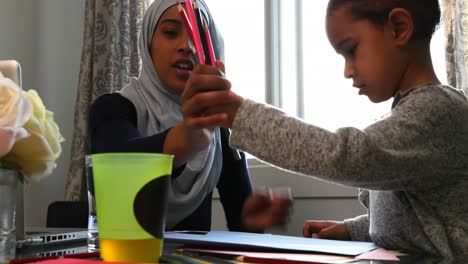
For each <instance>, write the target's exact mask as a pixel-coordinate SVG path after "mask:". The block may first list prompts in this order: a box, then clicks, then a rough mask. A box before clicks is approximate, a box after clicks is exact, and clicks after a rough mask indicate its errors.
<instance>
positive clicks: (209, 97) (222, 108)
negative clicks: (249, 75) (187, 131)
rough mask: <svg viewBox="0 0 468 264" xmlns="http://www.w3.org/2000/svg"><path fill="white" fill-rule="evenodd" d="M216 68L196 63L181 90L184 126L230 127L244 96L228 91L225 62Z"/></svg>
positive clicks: (229, 86) (219, 62)
mask: <svg viewBox="0 0 468 264" xmlns="http://www.w3.org/2000/svg"><path fill="white" fill-rule="evenodd" d="M217 66H218V67H217V68H215V67H212V66H209V65H198V66H197V67H196V68H195V69H194V70H193V71H192V75H191V76H190V78H189V80H188V81H187V83H186V85H185V89H184V92H183V93H182V110H183V113H184V119H185V123H186V125H187V127H190V128H206V127H216V126H223V127H231V126H232V122H233V120H234V116H235V114H236V112H237V109H238V108H239V106H240V105H241V104H242V100H243V98H242V97H240V96H239V95H237V94H235V93H234V92H232V91H231V83H230V82H229V81H228V80H227V79H226V78H225V76H224V73H223V72H224V64H223V63H222V62H221V61H218V62H217Z"/></svg>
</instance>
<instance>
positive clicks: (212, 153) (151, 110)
mask: <svg viewBox="0 0 468 264" xmlns="http://www.w3.org/2000/svg"><path fill="white" fill-rule="evenodd" d="M177 2H180V3H184V2H185V1H184V0H179V1H177V0H155V1H154V2H153V3H152V4H151V5H150V6H149V7H148V10H147V11H146V13H145V16H144V18H143V24H142V28H141V32H140V38H139V43H138V44H139V50H140V53H141V59H142V69H141V74H140V76H139V77H138V78H133V79H132V80H131V81H130V83H129V84H128V85H127V86H125V87H124V89H123V90H122V91H121V94H122V95H123V96H124V97H126V98H128V99H129V100H130V101H131V102H132V103H133V105H134V106H135V108H136V111H137V116H138V121H137V122H138V129H139V131H140V133H141V134H142V135H143V136H151V135H154V134H157V133H161V132H163V131H165V130H167V129H169V128H171V127H174V126H176V125H177V124H178V123H180V122H182V120H183V114H182V106H181V98H180V95H179V94H177V93H175V92H173V91H171V90H170V89H168V88H167V87H165V86H164V84H163V83H162V82H161V81H160V79H159V77H158V74H157V73H156V71H155V68H154V65H153V63H152V60H151V53H150V51H151V40H152V38H153V32H154V30H155V29H156V25H157V23H158V21H159V18H160V17H161V16H162V15H163V13H164V11H166V10H167V9H168V8H170V7H171V6H173V5H175V4H177ZM197 3H198V5H199V7H200V9H201V10H202V12H203V14H204V16H205V17H206V18H208V19H207V20H208V23H209V27H210V33H211V36H212V39H213V46H214V50H215V54H216V57H217V58H218V59H220V58H221V59H222V58H223V57H224V54H223V52H222V51H223V41H222V38H221V36H220V35H219V34H218V32H217V30H216V26H215V24H214V21H213V19H212V17H211V14H210V12H209V10H208V8H207V6H206V4H205V3H204V2H203V0H198V1H197ZM220 142H221V141H220V132H219V129H217V130H216V134H215V137H214V139H213V141H212V142H211V144H210V146H209V147H208V148H206V149H205V150H203V151H200V152H199V153H197V154H196V155H195V156H194V157H193V158H192V159H191V160H189V161H187V164H186V166H185V168H184V170H183V171H182V173H181V174H180V175H179V176H178V177H176V178H172V180H171V189H170V190H169V199H168V202H169V204H168V211H167V217H166V227H167V228H168V229H171V228H173V227H174V226H175V225H176V224H177V223H179V222H180V221H181V220H183V219H184V218H185V217H187V216H189V215H190V214H191V213H193V212H194V211H195V209H197V208H198V206H199V205H200V204H201V202H202V201H203V200H204V199H205V196H206V194H207V193H210V192H212V191H213V189H214V187H215V186H216V184H217V182H218V179H219V176H220V174H221V167H222V150H221V143H220Z"/></svg>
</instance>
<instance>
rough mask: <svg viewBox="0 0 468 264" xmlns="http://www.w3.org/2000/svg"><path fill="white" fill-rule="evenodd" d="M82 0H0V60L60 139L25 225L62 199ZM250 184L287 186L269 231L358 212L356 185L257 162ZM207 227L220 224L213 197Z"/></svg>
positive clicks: (29, 199) (290, 230)
mask: <svg viewBox="0 0 468 264" xmlns="http://www.w3.org/2000/svg"><path fill="white" fill-rule="evenodd" d="M83 10H84V0H40V1H37V0H0V36H1V37H0V60H3V59H16V60H17V61H19V62H20V63H21V65H22V70H23V89H26V90H27V89H36V90H37V91H38V92H39V94H40V95H41V97H42V99H43V101H44V103H45V105H46V107H47V108H48V109H50V110H51V111H53V112H54V113H55V119H56V121H57V123H58V125H59V127H60V130H61V132H62V134H63V136H64V137H65V139H66V142H64V144H63V153H62V155H61V156H60V158H59V159H58V162H57V164H58V167H57V169H56V170H55V171H54V173H53V175H51V176H49V177H48V178H46V179H44V180H43V181H41V182H38V183H31V184H29V186H27V188H26V200H25V203H26V204H25V208H26V226H44V225H45V221H46V210H47V205H48V204H49V203H51V202H52V201H56V200H62V199H63V197H64V187H65V183H66V177H67V171H68V166H69V159H70V149H71V137H72V134H73V133H72V132H73V131H72V130H73V114H74V106H75V98H76V89H77V85H78V74H79V64H80V56H81V45H82V35H83ZM251 173H252V177H253V181H254V184H255V186H291V187H292V188H293V192H294V196H295V202H294V213H293V216H292V218H291V222H290V224H289V225H288V226H287V227H286V228H285V229H278V230H272V232H273V233H281V234H291V235H301V232H302V225H303V223H304V221H305V220H307V219H332V220H341V219H343V218H347V217H353V216H355V215H357V214H360V213H363V210H362V207H361V206H360V205H359V203H358V202H357V201H356V194H357V191H356V190H355V189H351V188H345V187H341V186H337V185H333V184H328V183H324V182H321V181H318V180H315V179H311V178H307V177H304V176H299V175H295V174H290V173H286V172H284V171H280V170H277V169H274V168H270V167H265V166H262V165H255V166H251ZM213 207H214V209H215V210H214V214H213V228H215V229H225V221H224V215H223V212H222V208H221V206H220V203H219V200H218V199H217V198H215V203H214V206H213Z"/></svg>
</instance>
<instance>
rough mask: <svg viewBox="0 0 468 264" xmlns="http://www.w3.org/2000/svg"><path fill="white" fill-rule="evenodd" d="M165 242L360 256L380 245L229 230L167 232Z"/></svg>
mask: <svg viewBox="0 0 468 264" xmlns="http://www.w3.org/2000/svg"><path fill="white" fill-rule="evenodd" d="M164 242H168V243H178V244H184V245H186V246H211V247H217V248H225V249H226V248H227V249H244V250H245V249H248V250H257V251H259V250H269V251H271V250H276V251H282V252H285V251H286V252H314V253H318V252H320V253H327V254H338V255H346V256H357V255H359V254H362V253H365V252H368V251H370V250H373V249H376V248H378V246H377V245H376V244H374V243H369V242H357V241H340V240H328V239H316V238H304V237H295V236H282V235H272V234H255V233H243V232H228V231H210V232H197V231H195V232H189V231H182V232H165V233H164Z"/></svg>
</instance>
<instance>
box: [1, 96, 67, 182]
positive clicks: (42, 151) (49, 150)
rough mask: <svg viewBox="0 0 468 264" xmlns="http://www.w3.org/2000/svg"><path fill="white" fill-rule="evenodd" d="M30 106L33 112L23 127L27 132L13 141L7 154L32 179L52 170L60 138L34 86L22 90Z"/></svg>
mask: <svg viewBox="0 0 468 264" xmlns="http://www.w3.org/2000/svg"><path fill="white" fill-rule="evenodd" d="M26 95H27V97H28V99H29V100H30V102H31V103H32V106H33V115H32V116H31V118H30V119H29V120H28V121H27V122H26V124H25V125H24V128H25V129H26V130H27V131H28V132H29V133H30V136H29V137H27V138H25V139H23V140H21V141H19V142H17V143H16V144H15V145H14V146H13V149H12V150H11V152H10V154H9V155H7V158H8V159H9V160H11V161H14V162H16V163H17V164H18V165H19V166H20V168H21V171H22V172H23V174H24V175H25V176H27V177H28V178H31V179H33V180H39V179H40V178H42V177H44V176H47V175H49V174H51V173H52V171H53V169H54V168H55V167H56V164H55V160H56V159H57V158H58V156H59V155H60V153H61V152H62V147H61V145H60V143H61V142H63V141H64V138H63V137H62V135H61V134H60V131H59V127H58V126H57V124H56V123H55V121H54V114H53V113H52V112H51V111H49V110H47V109H46V108H45V106H44V104H43V103H42V100H41V98H40V97H39V95H38V94H37V92H36V91H34V90H29V91H28V92H27V93H26Z"/></svg>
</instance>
